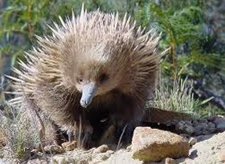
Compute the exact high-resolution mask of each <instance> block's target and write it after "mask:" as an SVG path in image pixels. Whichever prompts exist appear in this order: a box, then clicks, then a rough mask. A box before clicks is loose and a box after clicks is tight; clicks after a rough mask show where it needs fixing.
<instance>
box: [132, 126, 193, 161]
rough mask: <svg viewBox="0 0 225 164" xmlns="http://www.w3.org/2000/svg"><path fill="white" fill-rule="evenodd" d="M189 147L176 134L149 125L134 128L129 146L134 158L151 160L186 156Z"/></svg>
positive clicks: (185, 141)
mask: <svg viewBox="0 0 225 164" xmlns="http://www.w3.org/2000/svg"><path fill="white" fill-rule="evenodd" d="M189 149H190V145H189V143H188V142H187V140H186V139H185V138H183V137H181V136H179V135H177V134H174V133H171V132H167V131H163V130H158V129H152V128H150V127H137V128H136V129H135V130H134V135H133V138H132V146H131V150H132V153H133V158H134V159H139V160H142V161H145V162H151V161H159V160H162V159H164V158H166V157H171V158H178V157H182V156H188V152H189Z"/></svg>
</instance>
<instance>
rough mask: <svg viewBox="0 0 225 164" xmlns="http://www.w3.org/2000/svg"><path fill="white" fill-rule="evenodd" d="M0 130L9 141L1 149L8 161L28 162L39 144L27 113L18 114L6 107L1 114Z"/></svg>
mask: <svg viewBox="0 0 225 164" xmlns="http://www.w3.org/2000/svg"><path fill="white" fill-rule="evenodd" d="M0 128H1V129H2V130H3V132H2V134H4V138H5V140H6V141H7V142H6V143H5V144H6V146H5V147H3V148H2V149H1V150H2V151H1V152H2V155H3V156H4V158H6V159H18V160H20V161H23V160H26V159H28V158H29V157H30V152H31V150H32V149H33V148H34V147H35V146H37V145H38V144H39V138H38V135H37V132H36V129H35V127H34V125H32V124H31V121H30V119H29V117H28V116H27V115H26V112H25V111H21V110H20V112H18V111H17V112H16V110H15V109H13V108H11V107H9V106H5V108H4V111H2V112H1V113H0Z"/></svg>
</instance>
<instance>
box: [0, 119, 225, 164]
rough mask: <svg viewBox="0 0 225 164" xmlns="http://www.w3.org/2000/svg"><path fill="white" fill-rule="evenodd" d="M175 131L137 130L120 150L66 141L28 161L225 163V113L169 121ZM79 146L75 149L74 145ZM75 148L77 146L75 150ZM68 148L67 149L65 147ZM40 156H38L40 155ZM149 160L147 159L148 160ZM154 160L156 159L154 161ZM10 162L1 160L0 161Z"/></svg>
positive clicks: (55, 163)
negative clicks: (53, 153) (84, 148)
mask: <svg viewBox="0 0 225 164" xmlns="http://www.w3.org/2000/svg"><path fill="white" fill-rule="evenodd" d="M165 125H166V126H168V127H169V128H173V130H172V131H173V132H175V133H177V134H175V133H171V132H168V131H165V130H159V129H155V128H149V127H138V128H136V129H135V131H134V135H133V139H132V144H131V145H130V146H128V147H127V148H123V149H122V148H121V149H118V150H115V149H112V148H111V147H110V148H109V147H108V146H107V145H102V146H100V147H98V148H92V149H90V150H81V149H76V148H75V147H76V143H75V142H74V143H65V144H64V145H63V147H64V149H62V148H60V147H55V148H52V149H51V148H49V147H46V148H45V150H46V151H49V149H51V150H55V151H56V152H58V154H56V155H51V153H50V154H49V155H47V159H48V161H49V162H46V160H44V158H43V156H42V155H43V154H42V153H40V152H39V157H40V158H36V159H32V160H29V161H28V162H27V163H28V164H47V163H51V164H163V163H166V164H176V163H181V164H203V163H204V164H214V163H215V164H220V163H225V117H223V116H217V117H210V118H207V119H200V120H195V121H177V122H176V121H175V122H168V123H165ZM74 148H75V149H74ZM72 149H74V150H72ZM65 150H66V151H65ZM37 157H38V156H37ZM144 161H145V162H144ZM153 161H154V162H153ZM2 163H7V162H6V161H3V160H0V164H2ZM8 163H13V162H12V161H10V162H8Z"/></svg>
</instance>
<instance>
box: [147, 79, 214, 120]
mask: <svg viewBox="0 0 225 164" xmlns="http://www.w3.org/2000/svg"><path fill="white" fill-rule="evenodd" d="M192 91H193V83H192V82H190V81H187V79H185V80H182V79H178V80H177V81H175V82H174V83H173V85H172V86H171V87H169V86H168V83H167V82H165V81H164V80H163V79H160V83H159V87H158V89H157V90H156V97H155V100H154V101H153V102H151V103H153V106H155V107H157V108H160V109H165V110H170V111H175V112H181V113H188V114H191V115H193V116H195V117H200V112H199V109H200V108H201V106H202V105H204V104H206V103H207V102H209V101H210V100H211V99H212V98H210V99H207V100H205V101H202V102H201V101H199V100H196V99H194V95H193V92H192Z"/></svg>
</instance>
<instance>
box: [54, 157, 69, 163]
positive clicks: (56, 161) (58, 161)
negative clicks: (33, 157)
mask: <svg viewBox="0 0 225 164" xmlns="http://www.w3.org/2000/svg"><path fill="white" fill-rule="evenodd" d="M50 164H69V163H68V162H67V161H66V159H65V157H63V156H55V157H53V158H52V159H51V161H50Z"/></svg>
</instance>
